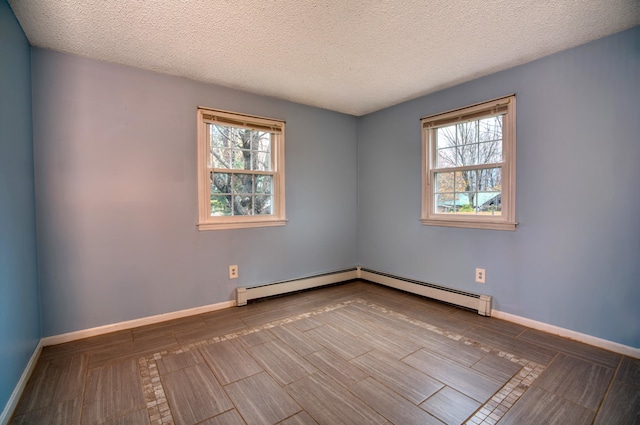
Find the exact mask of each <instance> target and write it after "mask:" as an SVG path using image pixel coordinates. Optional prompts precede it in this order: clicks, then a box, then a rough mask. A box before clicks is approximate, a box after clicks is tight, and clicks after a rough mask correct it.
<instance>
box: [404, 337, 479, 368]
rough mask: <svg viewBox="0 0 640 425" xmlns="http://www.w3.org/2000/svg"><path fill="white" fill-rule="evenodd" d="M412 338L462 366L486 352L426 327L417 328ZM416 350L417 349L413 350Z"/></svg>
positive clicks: (472, 362)
mask: <svg viewBox="0 0 640 425" xmlns="http://www.w3.org/2000/svg"><path fill="white" fill-rule="evenodd" d="M411 337H412V340H413V341H414V342H416V343H417V344H419V345H420V347H421V348H424V349H426V350H428V351H430V352H432V353H434V354H438V355H439V356H441V357H446V358H450V359H452V360H453V361H455V362H457V363H460V364H462V365H464V366H471V365H473V364H475V363H476V362H478V361H479V360H480V359H482V358H483V357H484V356H485V355H486V354H487V353H486V352H484V351H482V350H480V349H479V348H477V347H474V346H472V345H467V344H464V343H463V342H461V341H456V340H453V339H451V338H448V337H446V336H444V335H439V334H437V333H434V332H431V331H429V330H426V329H417V330H416V331H414V332H413V333H412V334H411ZM415 351H417V350H415Z"/></svg>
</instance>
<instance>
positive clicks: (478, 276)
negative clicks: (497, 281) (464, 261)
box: [476, 269, 487, 283]
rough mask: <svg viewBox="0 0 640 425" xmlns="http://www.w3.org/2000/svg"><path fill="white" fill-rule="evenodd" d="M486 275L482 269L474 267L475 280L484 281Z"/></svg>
mask: <svg viewBox="0 0 640 425" xmlns="http://www.w3.org/2000/svg"><path fill="white" fill-rule="evenodd" d="M486 277H487V275H486V274H485V272H484V269H476V282H478V283H485V279H486Z"/></svg>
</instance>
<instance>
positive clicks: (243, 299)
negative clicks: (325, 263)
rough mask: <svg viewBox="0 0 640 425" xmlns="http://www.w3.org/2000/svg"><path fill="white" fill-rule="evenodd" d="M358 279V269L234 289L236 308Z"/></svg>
mask: <svg viewBox="0 0 640 425" xmlns="http://www.w3.org/2000/svg"><path fill="white" fill-rule="evenodd" d="M357 278H358V269H357V268H355V267H354V268H352V269H347V270H340V271H335V272H331V273H324V274H320V275H315V276H311V277H303V278H300V279H293V280H285V281H282V282H274V283H269V284H267V285H261V286H253V287H251V288H237V289H236V303H237V305H238V306H242V305H246V304H247V301H249V300H255V299H258V298H265V297H272V296H274V295H281V294H288V293H290V292H296V291H302V290H304V289H311V288H317V287H320V286H326V285H331V284H334V283H340V282H346V281H348V280H353V279H357Z"/></svg>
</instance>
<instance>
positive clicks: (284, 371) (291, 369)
mask: <svg viewBox="0 0 640 425" xmlns="http://www.w3.org/2000/svg"><path fill="white" fill-rule="evenodd" d="M248 351H249V353H250V354H251V355H252V356H253V358H254V359H255V361H256V362H257V363H258V364H259V365H260V366H262V368H263V369H264V370H266V371H267V372H268V373H269V375H271V377H272V378H273V379H275V380H276V382H277V383H278V384H280V385H283V386H284V385H287V384H290V383H292V382H293V381H297V380H298V379H300V378H303V377H305V376H307V375H310V374H312V373H314V372H315V371H316V370H317V369H316V368H315V367H314V366H313V365H312V364H311V363H309V362H308V361H306V360H305V359H304V358H303V357H302V356H300V354H298V353H296V352H295V351H293V349H292V348H290V347H289V346H287V345H286V344H285V343H284V342H281V341H278V340H277V341H269V342H266V343H264V344H260V345H256V346H255V347H251V348H249V349H248Z"/></svg>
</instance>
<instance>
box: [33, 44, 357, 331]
mask: <svg viewBox="0 0 640 425" xmlns="http://www.w3.org/2000/svg"><path fill="white" fill-rule="evenodd" d="M32 61H33V82H32V84H33V105H34V108H33V118H34V144H35V147H36V156H35V164H36V169H37V172H36V183H37V184H36V187H37V191H36V197H37V200H38V214H37V223H38V248H39V253H40V263H39V266H40V287H41V297H42V300H43V303H42V304H43V305H42V312H41V314H42V323H43V335H44V336H49V335H57V334H62V333H66V332H71V331H76V330H81V329H87V328H91V327H95V326H100V325H106V324H111V323H117V322H121V321H126V320H131V319H136V318H141V317H146V316H150V315H156V314H161V313H166V312H171V311H176V310H181V309H187V308H192V307H197V306H201V305H207V304H214V303H219V302H223V301H228V300H230V299H235V292H234V291H235V288H236V287H237V286H253V285H257V284H261V283H269V282H274V281H279V280H285V279H291V278H299V277H303V276H308V275H313V274H318V273H323V272H329V271H335V270H341V269H344V268H347V267H354V266H355V265H356V262H357V261H356V259H357V238H356V220H357V171H356V166H355V164H356V162H357V119H356V118H355V117H352V116H348V115H344V114H339V113H336V112H330V111H327V110H322V109H317V108H311V107H307V106H302V105H297V104H293V103H290V102H285V101H280V100H275V99H270V98H266V97H261V96H256V95H251V94H247V93H243V92H239V91H235V90H230V89H225V88H221V87H217V86H213V85H209V84H204V83H198V82H194V81H190V80H187V79H181V78H176V77H170V76H166V75H160V74H155V73H151V72H148V71H142V70H139V69H134V68H129V67H125V66H119V65H113V64H107V63H103V62H98V61H93V60H88V59H83V58H80V57H76V56H71V55H66V54H62V53H56V52H52V51H48V50H42V49H37V48H34V49H33V50H32ZM198 106H207V107H212V108H217V109H224V110H230V111H237V112H242V113H248V114H255V115H260V116H266V117H272V118H278V119H284V120H286V122H287V133H286V204H287V217H288V219H289V222H288V223H287V225H286V226H283V227H271V228H258V229H240V230H224V231H202V232H199V231H198V230H197V229H196V221H197V200H196V189H197V181H196V177H197V176H196V165H197V164H196V110H197V107H198ZM230 264H237V265H238V266H239V278H238V279H237V280H229V279H228V266H229V265H230Z"/></svg>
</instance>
